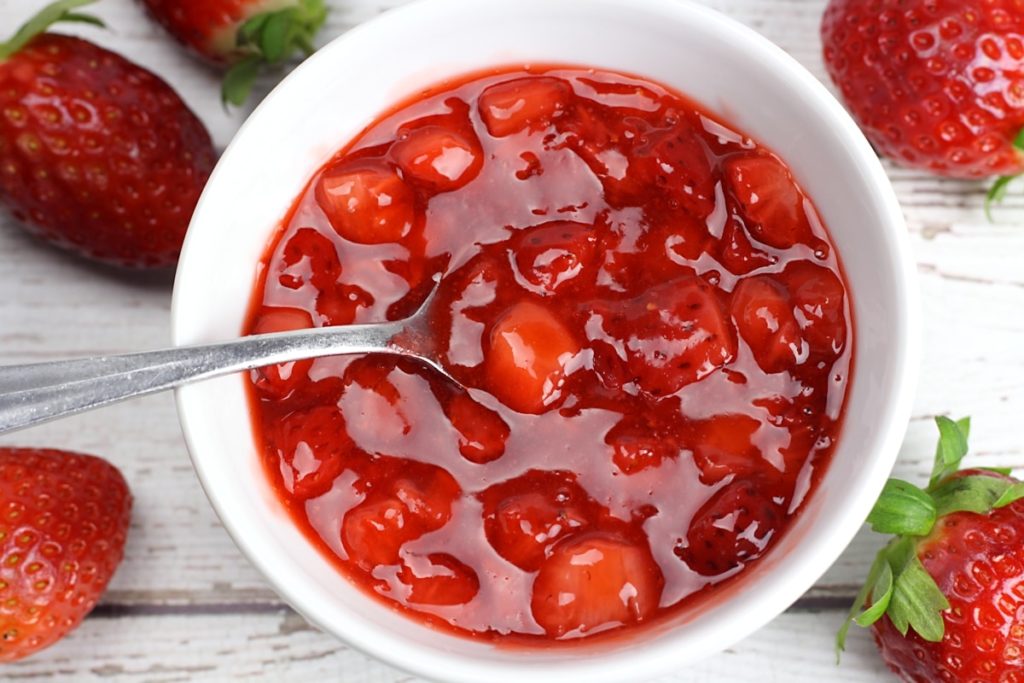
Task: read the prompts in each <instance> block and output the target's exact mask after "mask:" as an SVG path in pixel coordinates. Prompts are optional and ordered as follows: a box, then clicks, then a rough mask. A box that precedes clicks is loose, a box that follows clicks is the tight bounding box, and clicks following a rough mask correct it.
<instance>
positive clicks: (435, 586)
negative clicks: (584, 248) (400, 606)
mask: <svg viewBox="0 0 1024 683" xmlns="http://www.w3.org/2000/svg"><path fill="white" fill-rule="evenodd" d="M398 580H399V581H401V582H402V583H404V584H405V585H406V586H408V587H409V596H408V597H407V598H406V600H408V601H409V602H410V603H412V604H414V605H464V604H466V603H467V602H469V601H471V600H472V599H473V598H475V597H476V594H477V593H479V592H480V579H479V578H478V577H477V575H476V572H475V571H473V570H472V569H471V568H470V567H468V566H466V564H464V563H462V562H460V561H459V560H457V559H456V558H455V557H453V556H452V555H449V554H447V553H432V554H430V555H427V556H426V557H423V556H412V557H407V558H405V560H404V561H403V562H402V568H401V570H399V572H398Z"/></svg>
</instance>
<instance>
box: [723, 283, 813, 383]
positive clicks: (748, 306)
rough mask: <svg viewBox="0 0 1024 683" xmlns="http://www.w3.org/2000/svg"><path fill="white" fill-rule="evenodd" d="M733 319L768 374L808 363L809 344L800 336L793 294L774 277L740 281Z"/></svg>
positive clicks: (733, 305)
mask: <svg viewBox="0 0 1024 683" xmlns="http://www.w3.org/2000/svg"><path fill="white" fill-rule="evenodd" d="M732 317H733V320H735V321H736V329H737V330H739V333H740V336H741V337H743V339H744V341H746V342H747V344H748V345H749V346H750V350H751V351H752V352H753V354H754V358H755V359H757V364H758V365H760V366H761V369H762V370H764V371H765V372H768V373H773V372H782V371H784V370H786V369H788V368H790V367H792V366H793V365H794V364H797V363H801V362H803V361H804V360H806V358H807V343H806V342H805V341H804V340H803V339H802V338H801V336H800V326H799V325H798V324H797V321H796V317H795V316H794V315H793V302H792V301H791V300H790V295H789V292H787V291H786V289H785V287H783V286H782V285H781V284H779V283H778V281H776V280H775V279H774V278H773V277H772V276H770V275H756V276H754V277H750V278H747V279H745V280H743V281H742V282H740V284H739V285H738V286H737V287H736V291H735V292H734V293H733V297H732Z"/></svg>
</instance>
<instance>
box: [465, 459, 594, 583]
mask: <svg viewBox="0 0 1024 683" xmlns="http://www.w3.org/2000/svg"><path fill="white" fill-rule="evenodd" d="M478 497H479V499H480V501H481V502H482V503H483V506H484V532H485V533H486V535H487V540H488V541H490V543H491V546H493V547H494V549H495V550H496V551H497V552H498V554H499V555H501V556H502V557H504V558H505V559H506V560H508V561H509V562H511V563H512V564H514V565H516V566H517V567H520V568H521V569H524V570H526V571H529V572H532V571H537V569H538V567H540V565H541V563H542V562H543V561H544V558H545V557H546V556H547V551H548V549H549V548H550V547H551V546H552V545H554V543H555V542H556V541H558V540H559V539H561V538H564V537H566V536H567V535H569V534H571V533H575V532H578V531H579V530H580V529H582V528H583V527H585V526H587V525H588V524H589V520H588V512H593V513H599V511H598V510H597V508H596V506H595V504H594V503H593V501H592V500H591V499H590V497H589V496H587V493H586V491H584V490H583V488H582V487H580V485H579V484H578V483H576V477H575V475H573V474H571V473H568V472H540V471H537V470H531V471H529V472H527V473H526V474H524V475H522V476H520V477H517V478H516V479H512V480H510V481H505V482H502V483H500V484H495V485H494V486H491V487H490V488H488V489H487V490H486V491H483V492H481V493H480V494H478Z"/></svg>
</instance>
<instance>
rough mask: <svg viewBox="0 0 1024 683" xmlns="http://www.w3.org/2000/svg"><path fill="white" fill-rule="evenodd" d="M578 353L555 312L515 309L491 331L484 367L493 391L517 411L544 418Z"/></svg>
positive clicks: (539, 308)
mask: <svg viewBox="0 0 1024 683" xmlns="http://www.w3.org/2000/svg"><path fill="white" fill-rule="evenodd" d="M579 350H580V347H579V344H578V343H577V341H576V339H575V338H574V337H573V335H572V333H571V332H570V331H569V330H568V329H567V328H566V326H565V325H563V324H562V322H561V321H560V320H558V319H557V318H556V317H555V316H554V314H553V313H552V312H551V311H550V310H548V309H547V308H544V307H543V306H539V305H537V304H535V303H532V302H529V301H524V302H521V303H518V304H515V305H514V306H512V308H510V309H509V310H508V311H506V312H505V314H504V315H502V317H501V318H500V319H499V320H498V322H497V324H495V326H494V328H493V329H492V330H491V334H490V344H489V348H488V350H487V354H486V359H485V361H484V364H485V372H486V376H487V381H488V386H489V388H490V391H491V393H493V394H494V395H495V396H497V397H498V398H499V399H500V400H501V401H502V402H503V403H504V404H505V405H507V406H508V407H509V408H512V409H513V410H517V411H519V412H521V413H541V412H543V411H544V410H547V409H549V408H551V407H552V406H553V405H554V404H555V403H556V402H557V401H558V399H559V398H561V394H562V385H563V383H564V381H565V376H566V368H567V365H568V363H569V361H570V360H572V358H573V357H574V356H575V355H576V354H577V353H578V352H579Z"/></svg>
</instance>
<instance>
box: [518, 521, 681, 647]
mask: <svg viewBox="0 0 1024 683" xmlns="http://www.w3.org/2000/svg"><path fill="white" fill-rule="evenodd" d="M663 587H664V578H663V577H662V575H661V570H660V569H659V568H658V565H657V563H655V561H654V558H653V557H652V556H651V553H650V550H648V549H647V548H646V547H645V546H641V545H639V544H636V543H633V542H630V541H627V540H625V539H623V538H621V537H620V536H618V535H615V534H608V533H600V532H595V533H590V534H586V535H584V536H581V537H578V538H572V539H567V540H566V541H564V542H563V543H560V544H559V545H557V546H555V548H554V550H553V552H552V554H551V557H549V558H548V559H547V560H546V561H545V562H544V564H543V565H542V566H541V568H540V571H539V572H538V573H537V578H536V579H535V581H534V583H533V597H532V599H531V611H532V612H533V618H534V619H536V620H537V623H538V624H539V625H540V626H541V628H543V629H544V631H545V632H546V633H547V634H548V635H549V636H551V637H553V638H577V637H581V636H585V635H590V634H593V633H597V632H599V631H605V630H608V629H612V628H616V627H619V626H626V625H629V624H636V623H639V622H642V621H644V620H645V619H647V618H648V617H650V616H651V615H652V614H653V613H654V611H655V610H656V609H657V608H658V603H659V601H660V599H661V591H662V588H663Z"/></svg>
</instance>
